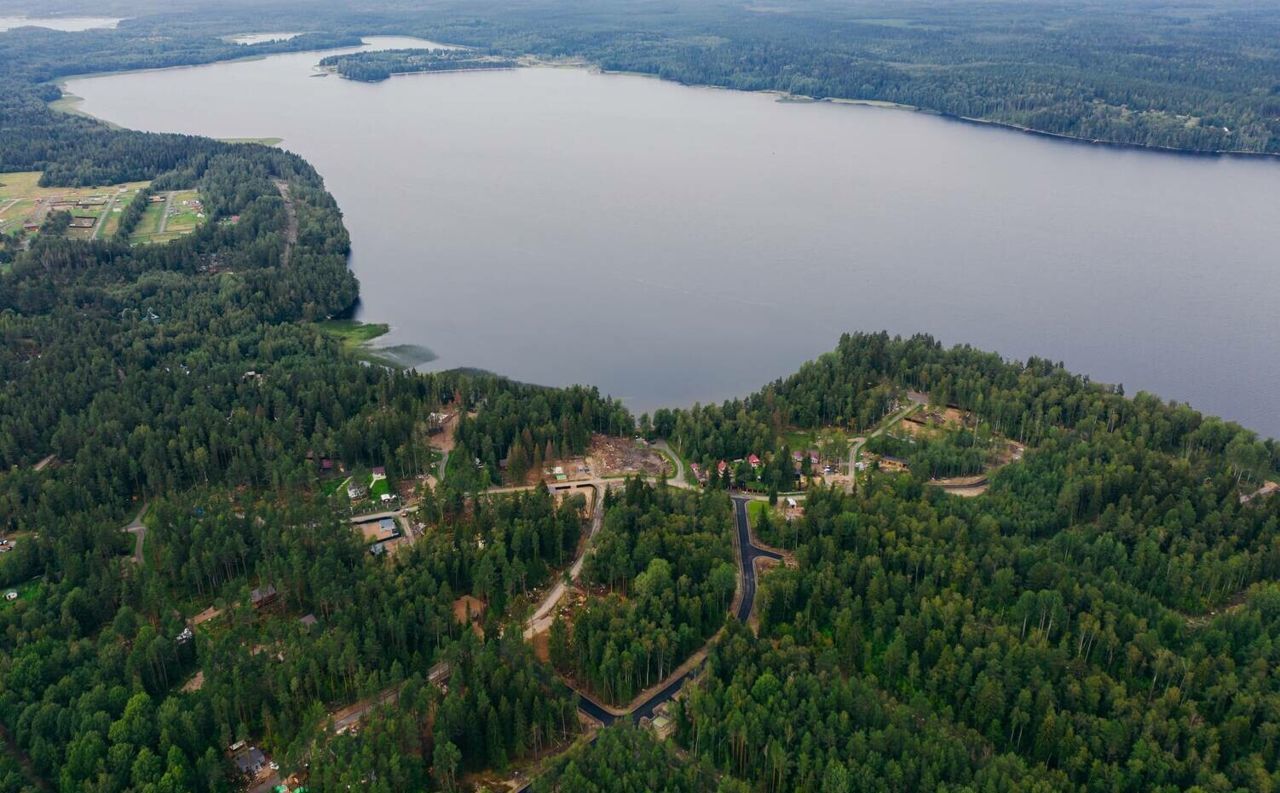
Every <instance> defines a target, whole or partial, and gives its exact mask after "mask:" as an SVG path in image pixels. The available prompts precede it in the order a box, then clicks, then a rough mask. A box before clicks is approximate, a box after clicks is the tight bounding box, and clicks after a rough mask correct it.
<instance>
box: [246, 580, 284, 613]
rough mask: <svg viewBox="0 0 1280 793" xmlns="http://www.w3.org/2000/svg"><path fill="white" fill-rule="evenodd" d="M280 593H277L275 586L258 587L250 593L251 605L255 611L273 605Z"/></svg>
mask: <svg viewBox="0 0 1280 793" xmlns="http://www.w3.org/2000/svg"><path fill="white" fill-rule="evenodd" d="M279 594H280V593H279V592H277V591H276V587H275V585H274V584H267V585H266V586H265V587H257V588H255V589H254V590H253V591H251V592H250V593H249V604H250V605H252V606H253V607H254V608H255V609H257V608H262V607H263V606H266V605H269V604H270V603H272V602H273V601H274V600H275V599H276V597H277V596H278V595H279Z"/></svg>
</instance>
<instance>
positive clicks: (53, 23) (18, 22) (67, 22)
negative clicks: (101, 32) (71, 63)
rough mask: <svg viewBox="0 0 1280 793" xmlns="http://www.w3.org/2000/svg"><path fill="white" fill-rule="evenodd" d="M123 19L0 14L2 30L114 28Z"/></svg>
mask: <svg viewBox="0 0 1280 793" xmlns="http://www.w3.org/2000/svg"><path fill="white" fill-rule="evenodd" d="M122 21H123V20H121V19H118V18H115V17H5V16H0V31H4V30H12V29H13V28H21V27H37V28H49V29H50V30H63V31H66V32H68V33H75V32H78V31H81V30H93V29H95V28H113V27H115V26H116V25H118V24H120V23H121V22H122Z"/></svg>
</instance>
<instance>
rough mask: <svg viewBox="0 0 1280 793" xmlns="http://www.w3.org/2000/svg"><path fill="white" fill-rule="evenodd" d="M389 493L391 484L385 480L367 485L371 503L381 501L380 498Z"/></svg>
mask: <svg viewBox="0 0 1280 793" xmlns="http://www.w3.org/2000/svg"><path fill="white" fill-rule="evenodd" d="M390 492H391V483H390V482H388V481H387V480H386V479H385V478H383V479H379V480H377V481H375V482H370V483H369V498H370V499H371V500H372V501H381V500H382V496H383V495H385V494H387V493H390Z"/></svg>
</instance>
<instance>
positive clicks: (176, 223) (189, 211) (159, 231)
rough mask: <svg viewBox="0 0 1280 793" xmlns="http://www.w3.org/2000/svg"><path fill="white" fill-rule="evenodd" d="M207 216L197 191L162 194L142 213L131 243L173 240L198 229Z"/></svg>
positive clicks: (141, 243) (130, 237) (131, 237)
mask: <svg viewBox="0 0 1280 793" xmlns="http://www.w3.org/2000/svg"><path fill="white" fill-rule="evenodd" d="M204 219H205V215H204V205H203V204H201V203H200V194H199V193H197V192H196V191H195V190H175V191H173V192H170V193H159V194H157V195H156V196H154V197H153V198H152V203H151V205H150V206H148V207H147V210H146V211H145V212H143V213H142V220H140V221H139V222H138V226H137V228H135V229H134V230H133V234H131V235H130V236H129V242H131V243H133V244H134V245H144V244H151V243H162V242H171V241H173V240H176V239H177V238H179V237H182V236H185V235H187V234H190V233H191V232H193V231H195V229H196V227H197V226H199V225H200V224H201V223H203V222H204Z"/></svg>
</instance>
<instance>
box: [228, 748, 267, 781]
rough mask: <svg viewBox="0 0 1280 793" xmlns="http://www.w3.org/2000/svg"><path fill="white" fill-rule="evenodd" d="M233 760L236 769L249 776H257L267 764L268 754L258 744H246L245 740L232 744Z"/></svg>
mask: <svg viewBox="0 0 1280 793" xmlns="http://www.w3.org/2000/svg"><path fill="white" fill-rule="evenodd" d="M231 760H232V762H234V763H235V764H236V770H237V771H239V772H240V773H241V774H243V775H244V776H247V777H255V776H257V775H258V772H259V771H261V770H262V768H263V766H265V765H266V764H267V756H266V755H265V754H263V753H262V750H261V749H259V748H258V747H256V746H245V745H244V741H238V742H236V743H235V744H232V746H231Z"/></svg>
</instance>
